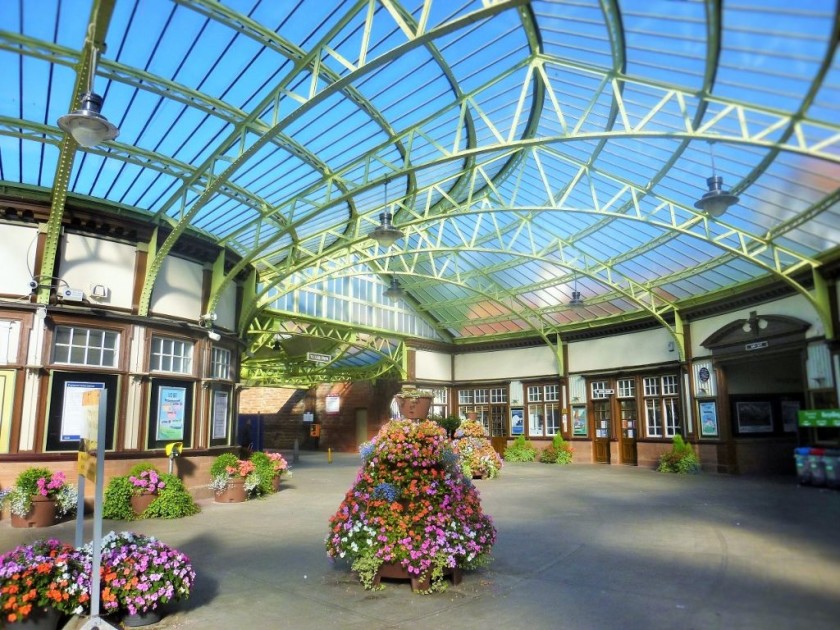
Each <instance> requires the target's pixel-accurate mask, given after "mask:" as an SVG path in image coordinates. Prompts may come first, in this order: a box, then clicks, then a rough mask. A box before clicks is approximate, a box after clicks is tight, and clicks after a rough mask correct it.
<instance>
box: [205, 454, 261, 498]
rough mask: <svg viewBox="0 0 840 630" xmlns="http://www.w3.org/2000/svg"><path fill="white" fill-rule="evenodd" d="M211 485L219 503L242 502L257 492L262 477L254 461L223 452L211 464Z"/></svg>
mask: <svg viewBox="0 0 840 630" xmlns="http://www.w3.org/2000/svg"><path fill="white" fill-rule="evenodd" d="M210 478H211V481H210V487H211V488H212V489H213V493H214V494H215V500H216V502H217V503H241V502H243V501H246V500H247V499H248V496H249V495H250V494H252V493H256V492H257V491H258V488H259V486H260V477H259V474H258V473H257V469H256V466H254V464H253V462H251V461H248V460H244V459H239V458H238V457H237V456H236V455H234V454H233V453H222V454H221V455H219V456H218V457H217V458H216V459H215V460H214V461H213V463H212V464H211V465H210Z"/></svg>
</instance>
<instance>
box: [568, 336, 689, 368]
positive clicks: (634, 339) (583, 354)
mask: <svg viewBox="0 0 840 630" xmlns="http://www.w3.org/2000/svg"><path fill="white" fill-rule="evenodd" d="M672 341H674V338H673V337H672V336H671V335H670V334H669V333H668V331H667V330H665V329H664V328H656V329H653V330H645V331H642V332H637V333H631V334H627V335H613V336H611V337H606V338H601V339H587V340H585V341H577V342H574V343H570V344H569V371H570V372H588V371H592V370H612V369H618V368H622V367H631V366H636V365H651V364H654V363H664V362H667V361H677V360H678V359H679V353H678V352H677V351H676V349H674V350H669V349H668V348H669V347H670V346H669V344H670V342H672Z"/></svg>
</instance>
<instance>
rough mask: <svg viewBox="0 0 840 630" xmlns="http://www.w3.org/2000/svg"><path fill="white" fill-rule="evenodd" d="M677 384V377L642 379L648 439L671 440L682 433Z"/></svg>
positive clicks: (666, 376)
mask: <svg viewBox="0 0 840 630" xmlns="http://www.w3.org/2000/svg"><path fill="white" fill-rule="evenodd" d="M677 382H678V381H677V377H676V376H675V375H665V376H647V377H645V378H643V379H642V385H643V389H644V391H643V396H644V412H645V431H646V434H647V437H649V438H661V439H669V438H673V437H674V436H675V435H677V434H679V433H680V417H679V390H678V387H677Z"/></svg>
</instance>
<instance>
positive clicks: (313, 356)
mask: <svg viewBox="0 0 840 630" xmlns="http://www.w3.org/2000/svg"><path fill="white" fill-rule="evenodd" d="M306 360H307V361H314V362H315V363H329V362H330V361H332V356H331V355H329V354H320V353H318V352H307V353H306Z"/></svg>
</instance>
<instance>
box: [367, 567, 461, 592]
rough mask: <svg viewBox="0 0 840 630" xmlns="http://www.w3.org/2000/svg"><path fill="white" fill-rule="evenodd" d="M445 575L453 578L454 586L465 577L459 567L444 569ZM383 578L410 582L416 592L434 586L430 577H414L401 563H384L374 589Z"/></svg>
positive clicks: (378, 571) (376, 577) (377, 573)
mask: <svg viewBox="0 0 840 630" xmlns="http://www.w3.org/2000/svg"><path fill="white" fill-rule="evenodd" d="M443 574H444V575H445V576H447V575H449V576H452V584H454V585H455V586H457V585H458V584H460V583H461V580H462V579H463V576H464V574H463V571H462V570H461V569H459V568H457V567H456V568H454V569H444V570H443ZM382 578H385V579H389V580H410V581H411V590H412V591H415V592H416V591H428V590H429V588H430V587H431V585H432V579H431V576H430V575H428V574H426V575H421V576H419V577H418V576H416V575H412V574H410V573H409V572H408V570H407V569H405V568H404V567H403V566H402V565H401V564H400V563H399V562H385V563H383V564H382V565H381V566H380V567H379V570H377V572H376V576H375V577H374V578H373V585H374V587H376V586H379V582H380V580H381V579H382Z"/></svg>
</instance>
